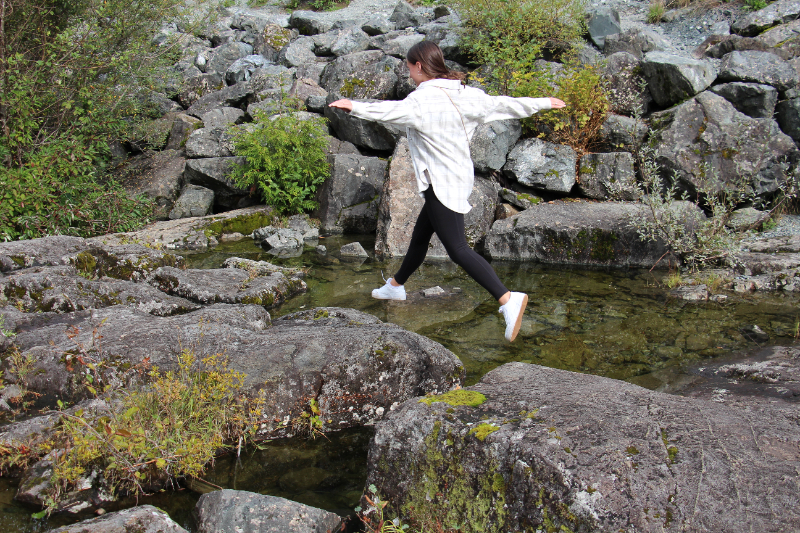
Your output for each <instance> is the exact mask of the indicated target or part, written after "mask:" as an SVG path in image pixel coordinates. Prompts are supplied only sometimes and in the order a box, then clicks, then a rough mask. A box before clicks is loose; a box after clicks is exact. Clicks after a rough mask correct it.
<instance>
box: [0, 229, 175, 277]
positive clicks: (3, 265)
mask: <svg viewBox="0 0 800 533" xmlns="http://www.w3.org/2000/svg"><path fill="white" fill-rule="evenodd" d="M104 240H105V239H104V237H99V238H97V237H96V238H94V239H82V238H80V237H67V236H53V237H42V238H40V239H30V240H24V241H12V242H4V243H0V272H4V273H8V272H13V271H17V270H21V269H24V268H31V267H45V266H62V265H71V266H74V267H75V268H76V269H77V270H78V272H79V273H80V274H82V275H83V276H84V277H87V278H99V277H109V278H115V279H127V280H132V281H140V280H142V279H144V277H145V276H146V275H147V274H148V273H150V272H152V271H153V270H155V269H157V268H159V267H162V266H174V267H182V266H183V264H184V262H183V257H181V256H179V255H172V254H170V253H166V252H162V251H159V250H155V249H153V248H148V247H146V246H142V245H140V244H130V240H129V239H128V240H127V243H126V244H121V243H114V244H116V245H107V244H106V243H105V242H104Z"/></svg>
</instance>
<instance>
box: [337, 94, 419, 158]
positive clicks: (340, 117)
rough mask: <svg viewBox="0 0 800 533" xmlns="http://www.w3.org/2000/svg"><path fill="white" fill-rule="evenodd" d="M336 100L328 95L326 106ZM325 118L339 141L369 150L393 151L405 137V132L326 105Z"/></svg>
mask: <svg viewBox="0 0 800 533" xmlns="http://www.w3.org/2000/svg"><path fill="white" fill-rule="evenodd" d="M337 99H338V96H337V95H336V94H335V93H329V94H328V98H327V100H326V104H330V103H331V102H334V101H335V100H337ZM368 101H375V100H368ZM325 118H327V119H328V120H329V121H330V125H331V128H332V129H333V131H335V132H336V136H337V137H338V138H339V139H341V140H343V141H347V142H349V143H352V144H354V145H356V146H360V147H363V148H368V149H371V150H379V151H381V152H387V151H391V150H394V149H395V146H396V145H397V143H398V141H399V140H400V139H401V138H403V137H405V131H401V130H400V129H399V128H396V127H395V126H392V125H390V124H382V123H380V122H373V121H371V120H363V119H360V118H357V117H354V116H352V115H351V114H350V113H347V112H345V111H343V110H341V109H336V108H333V107H328V105H326V106H325Z"/></svg>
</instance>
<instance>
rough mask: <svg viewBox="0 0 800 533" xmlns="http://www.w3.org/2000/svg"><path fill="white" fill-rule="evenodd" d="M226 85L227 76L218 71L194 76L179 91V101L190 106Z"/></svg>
mask: <svg viewBox="0 0 800 533" xmlns="http://www.w3.org/2000/svg"><path fill="white" fill-rule="evenodd" d="M224 87H225V78H223V76H222V75H221V74H218V73H216V72H212V73H207V74H200V75H198V76H193V77H190V78H187V79H186V80H185V81H184V82H183V85H182V87H181V89H180V92H179V93H178V101H179V102H180V103H181V105H182V106H184V107H187V108H188V107H190V106H191V105H192V104H194V103H195V102H197V101H198V100H199V99H200V98H202V97H203V96H205V95H207V94H210V93H213V92H216V91H219V90H222V89H223V88H224ZM198 118H199V117H198Z"/></svg>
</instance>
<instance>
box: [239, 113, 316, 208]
mask: <svg viewBox="0 0 800 533" xmlns="http://www.w3.org/2000/svg"><path fill="white" fill-rule="evenodd" d="M234 142H235V147H236V154H237V155H239V156H244V157H245V158H246V160H247V161H246V163H245V164H244V165H243V166H241V167H240V168H238V169H237V170H236V171H235V173H234V176H233V177H234V180H235V181H236V183H237V184H238V185H239V186H241V187H250V188H251V190H258V191H259V192H260V193H261V196H262V198H263V199H264V202H265V203H266V204H267V205H270V206H272V207H274V208H276V209H277V210H278V211H280V212H281V213H282V214H285V215H287V214H295V213H301V212H303V211H310V210H312V209H314V208H315V207H317V203H316V202H315V201H314V194H315V193H316V190H317V186H318V185H320V184H321V183H322V182H324V181H325V179H326V178H327V177H328V176H329V175H330V167H329V165H328V161H327V156H326V154H325V148H326V147H327V145H328V138H327V125H326V120H325V119H324V118H321V117H320V118H309V119H299V118H298V117H297V116H296V115H295V114H293V113H282V114H280V115H278V116H273V117H270V116H269V115H267V114H266V113H264V112H256V116H255V126H254V127H249V128H240V129H238V130H237V131H236V133H235V134H234Z"/></svg>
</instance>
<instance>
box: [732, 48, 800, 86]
mask: <svg viewBox="0 0 800 533" xmlns="http://www.w3.org/2000/svg"><path fill="white" fill-rule="evenodd" d="M719 81H745V82H752V83H762V84H765V85H771V86H773V87H775V88H776V89H777V90H778V91H781V92H783V91H786V90H788V89H791V88H792V87H794V86H795V85H797V82H798V75H797V71H795V70H794V68H792V66H791V64H790V63H788V62H787V61H784V60H782V59H781V58H779V57H778V56H776V55H775V54H771V53H769V52H758V51H754V50H748V51H745V52H731V53H730V54H727V55H725V57H723V58H722V62H721V63H720V66H719Z"/></svg>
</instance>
